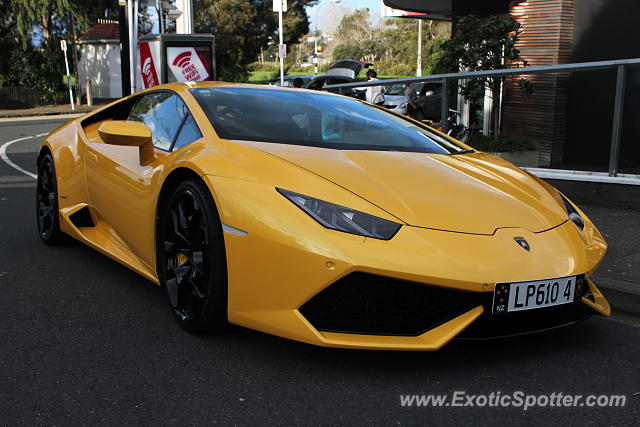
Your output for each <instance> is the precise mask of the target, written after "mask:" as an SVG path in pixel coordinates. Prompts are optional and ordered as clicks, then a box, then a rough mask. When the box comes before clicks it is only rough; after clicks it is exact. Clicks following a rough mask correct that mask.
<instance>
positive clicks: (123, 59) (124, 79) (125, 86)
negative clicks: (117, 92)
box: [85, 2, 131, 96]
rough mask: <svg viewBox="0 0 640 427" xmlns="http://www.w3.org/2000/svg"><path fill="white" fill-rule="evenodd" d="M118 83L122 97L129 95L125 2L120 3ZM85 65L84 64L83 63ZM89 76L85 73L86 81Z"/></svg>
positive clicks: (129, 80)
mask: <svg viewBox="0 0 640 427" xmlns="http://www.w3.org/2000/svg"><path fill="white" fill-rule="evenodd" d="M119 4H120V17H119V19H118V20H119V23H120V81H121V84H122V96H127V95H131V79H130V78H131V76H130V73H129V29H128V25H127V6H126V2H120V3H119ZM85 64H86V62H85ZM90 78H91V76H89V74H88V73H87V80H88V79H90Z"/></svg>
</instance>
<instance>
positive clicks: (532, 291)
mask: <svg viewBox="0 0 640 427" xmlns="http://www.w3.org/2000/svg"><path fill="white" fill-rule="evenodd" d="M575 293H576V276H570V277H561V278H556V279H546V280H531V281H529V282H513V283H498V284H496V287H495V289H494V291H493V314H502V313H511V312H514V311H522V310H532V309H535V308H543V307H551V306H555V305H562V304H568V303H571V302H573V301H574V297H575Z"/></svg>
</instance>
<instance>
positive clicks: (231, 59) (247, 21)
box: [194, 0, 316, 81]
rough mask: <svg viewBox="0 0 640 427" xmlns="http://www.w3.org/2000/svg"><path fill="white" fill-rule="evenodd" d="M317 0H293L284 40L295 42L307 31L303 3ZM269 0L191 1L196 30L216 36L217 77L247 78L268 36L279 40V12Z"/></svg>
mask: <svg viewBox="0 0 640 427" xmlns="http://www.w3.org/2000/svg"><path fill="white" fill-rule="evenodd" d="M315 2H316V0H293V1H289V3H288V11H287V13H285V14H284V22H283V25H284V36H285V38H284V42H285V43H286V44H288V45H293V44H295V43H296V42H297V41H298V40H299V39H300V37H301V36H302V35H304V34H306V33H307V32H309V21H308V19H307V14H306V12H305V7H306V6H309V5H312V4H314V3H315ZM272 7H273V2H272V0H200V1H198V2H194V12H195V19H194V21H195V23H196V32H199V33H213V34H215V36H216V60H217V66H218V77H219V79H221V80H226V81H247V80H248V78H249V68H248V66H249V64H250V63H252V62H253V61H255V60H256V58H257V57H258V54H259V53H260V49H261V48H262V49H264V48H266V47H267V44H268V42H269V39H270V38H271V39H272V40H274V41H276V43H277V40H278V36H277V29H278V14H276V13H273V10H272Z"/></svg>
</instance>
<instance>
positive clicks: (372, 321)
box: [300, 272, 486, 336]
mask: <svg viewBox="0 0 640 427" xmlns="http://www.w3.org/2000/svg"><path fill="white" fill-rule="evenodd" d="M484 299H486V298H483V294H482V293H472V292H464V291H456V290H450V289H445V288H439V287H436V286H431V285H426V284H421V283H415V282H409V281H405V280H399V279H392V278H389V277H384V276H377V275H374V274H367V273H360V272H357V273H351V274H349V275H347V276H345V277H344V278H342V279H340V280H338V281H337V282H335V283H333V284H331V285H329V286H328V287H326V288H325V289H324V290H322V291H321V292H320V293H318V294H317V295H315V296H314V297H313V298H311V299H310V300H309V301H307V302H306V303H305V304H304V305H303V306H302V307H300V313H302V315H303V316H304V317H305V318H306V319H307V320H308V321H309V322H310V323H311V324H312V325H313V326H314V327H315V328H316V329H318V330H320V331H326V332H342V333H353V334H366V335H396V336H417V335H420V334H422V333H424V332H426V331H428V330H430V329H433V328H435V327H437V326H438V325H441V324H443V323H445V322H447V321H448V320H451V319H453V318H455V317H457V316H459V315H461V314H463V313H465V312H467V311H469V310H471V309H472V308H474V307H477V306H479V305H482V304H483V300H484Z"/></svg>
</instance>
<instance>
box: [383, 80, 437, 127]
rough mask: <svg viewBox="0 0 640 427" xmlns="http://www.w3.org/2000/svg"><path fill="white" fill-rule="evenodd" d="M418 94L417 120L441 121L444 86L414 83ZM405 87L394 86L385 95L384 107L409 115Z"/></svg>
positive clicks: (400, 85) (401, 85)
mask: <svg viewBox="0 0 640 427" xmlns="http://www.w3.org/2000/svg"><path fill="white" fill-rule="evenodd" d="M413 87H414V89H415V90H416V93H417V94H418V111H417V112H416V119H418V120H423V119H432V120H433V119H437V120H440V108H441V105H442V84H440V83H425V82H423V83H414V84H413ZM404 89H405V88H404V85H403V84H394V85H392V86H391V87H390V88H389V89H387V91H386V92H385V93H384V106H385V107H387V108H389V109H390V110H393V111H395V112H397V113H400V114H407V97H406V96H404Z"/></svg>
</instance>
